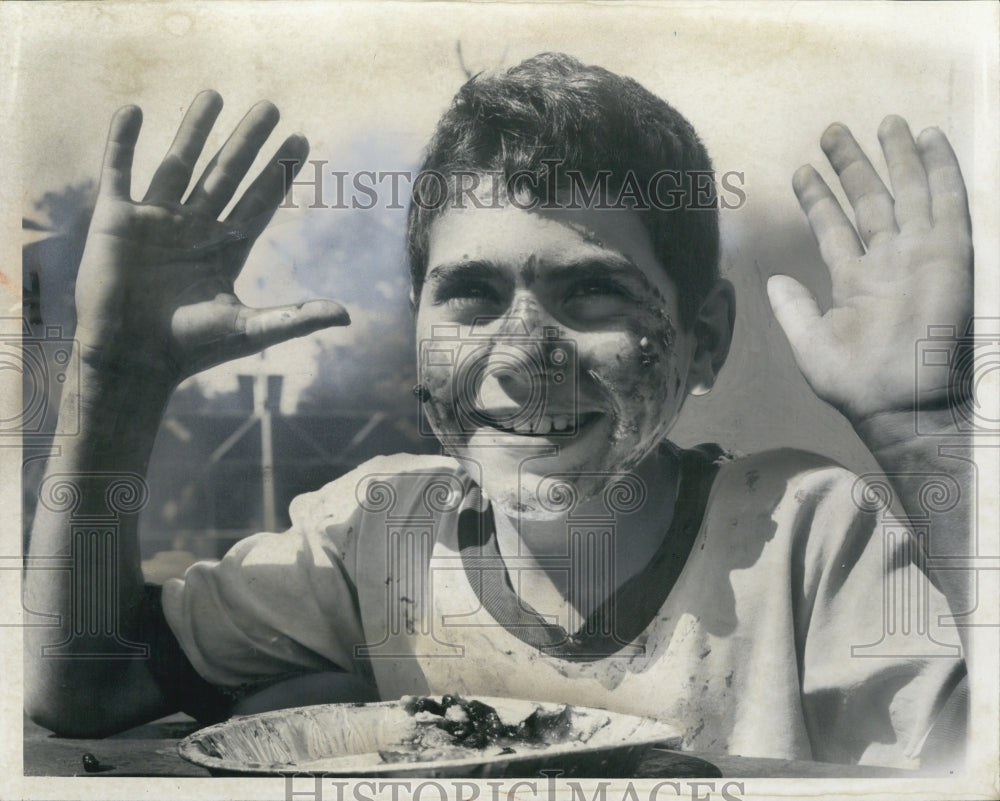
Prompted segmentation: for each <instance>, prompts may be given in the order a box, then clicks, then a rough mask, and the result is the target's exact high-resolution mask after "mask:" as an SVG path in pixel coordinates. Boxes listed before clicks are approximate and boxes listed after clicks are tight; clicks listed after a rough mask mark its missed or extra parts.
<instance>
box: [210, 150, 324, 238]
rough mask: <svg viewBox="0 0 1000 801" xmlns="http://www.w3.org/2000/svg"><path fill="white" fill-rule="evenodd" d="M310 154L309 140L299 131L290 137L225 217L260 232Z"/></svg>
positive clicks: (228, 220)
mask: <svg viewBox="0 0 1000 801" xmlns="http://www.w3.org/2000/svg"><path fill="white" fill-rule="evenodd" d="M308 155H309V142H308V141H306V138H305V137H304V136H301V135H299V134H296V135H294V136H290V137H288V139H286V140H285V141H284V143H283V144H282V145H281V147H280V148H278V152H277V153H275V154H274V158H273V159H271V161H270V163H269V164H268V165H267V167H266V168H265V169H264V171H263V172H262V173H261V174H260V175H259V176H258V177H257V179H256V180H255V181H254V182H253V183H252V184H251V185H250V187H249V188H248V189H247V191H246V192H245V193H244V195H243V197H242V198H240V200H239V202H238V203H237V204H236V206H235V207H234V208H233V210H232V212H231V213H230V214H229V216H228V217H227V218H226V220H227V222H231V223H238V224H240V225H241V226H243V227H244V228H246V229H247V230H249V231H254V232H259V231H262V230H263V229H264V227H265V226H266V225H267V224H268V222H270V220H271V217H272V216H273V215H274V212H275V210H276V209H277V208H278V206H279V205H280V204H281V201H282V200H283V199H284V197H285V194H286V193H287V192H288V189H289V188H290V186H291V181H292V180H293V179H294V178H295V176H296V175H298V173H299V170H300V169H301V168H302V165H303V164H304V163H305V160H306V157H307V156H308Z"/></svg>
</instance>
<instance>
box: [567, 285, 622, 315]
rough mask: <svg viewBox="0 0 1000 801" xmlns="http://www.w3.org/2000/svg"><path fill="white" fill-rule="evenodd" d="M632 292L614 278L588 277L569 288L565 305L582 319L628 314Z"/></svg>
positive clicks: (572, 313)
mask: <svg viewBox="0 0 1000 801" xmlns="http://www.w3.org/2000/svg"><path fill="white" fill-rule="evenodd" d="M632 305H633V299H632V293H631V292H630V291H629V290H628V289H627V288H626V287H624V286H622V284H620V283H619V282H617V281H615V280H614V279H612V278H594V277H588V278H584V279H581V280H579V281H574V282H573V283H572V284H571V285H570V286H569V287H568V289H567V291H566V295H565V299H564V307H565V309H566V310H567V312H569V314H571V315H573V316H574V317H576V318H578V319H580V320H582V321H594V320H599V319H603V318H606V317H616V316H620V315H623V314H628V312H629V309H630V308H631V306H632Z"/></svg>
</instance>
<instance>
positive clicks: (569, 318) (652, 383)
mask: <svg viewBox="0 0 1000 801" xmlns="http://www.w3.org/2000/svg"><path fill="white" fill-rule="evenodd" d="M677 303H678V301H677V290H676V288H675V287H674V284H673V282H672V281H671V279H670V278H668V276H667V274H666V272H665V271H664V269H663V267H662V266H661V265H660V263H659V261H658V260H657V259H656V257H655V256H654V254H653V249H652V245H651V243H650V240H649V236H648V234H647V233H646V230H645V228H643V226H642V224H641V222H640V220H639V217H638V215H637V214H636V213H635V212H632V211H627V210H597V209H584V210H575V209H574V210H555V211H525V210H522V209H519V208H517V207H516V206H513V205H511V204H509V203H508V204H505V205H504V206H503V207H502V208H475V207H471V205H470V207H468V208H465V209H458V208H450V209H448V210H447V211H445V212H444V213H443V214H442V215H441V216H440V217H439V218H438V219H437V220H436V221H435V222H434V223H433V225H432V227H431V231H430V241H429V251H428V267H427V276H426V280H425V283H424V285H423V288H422V290H421V295H420V298H419V308H418V312H417V343H418V358H419V365H418V370H419V378H420V382H421V384H422V385H423V386H424V388H425V389H426V393H427V394H426V395H425V397H426V403H425V404H424V409H425V412H426V414H427V417H428V420H429V421H430V424H431V426H432V428H433V430H434V432H435V434H436V435H437V436H438V438H439V439H440V440H441V442H442V443H443V444H444V445H445V447H446V449H447V450H448V451H449V452H450V453H451V454H453V455H454V456H456V457H458V458H459V459H460V460H462V461H463V462H464V463H465V464H466V466H467V467H468V469H469V471H470V474H471V475H472V476H473V477H475V478H477V480H479V481H480V482H481V484H482V488H483V490H484V491H485V492H486V494H487V495H488V496H489V498H490V499H491V500H492V501H493V503H495V504H497V505H499V506H500V508H501V510H502V511H504V512H505V513H507V514H509V515H511V516H518V515H520V516H521V517H528V518H546V517H551V516H553V515H554V513H555V511H554V510H555V509H556V508H557V504H555V503H554V499H555V498H556V497H558V496H559V493H560V491H563V492H564V491H565V484H567V483H568V484H569V485H572V487H573V488H574V490H575V494H576V495H577V496H578V497H580V498H581V499H585V498H590V497H593V496H595V495H596V494H597V493H599V492H600V491H601V490H602V489H603V488H604V486H605V485H606V484H607V482H608V481H609V480H610V478H611V477H613V476H615V475H616V474H618V475H620V474H621V473H623V472H627V471H630V470H632V469H633V468H634V467H635V466H636V465H637V464H638V463H639V462H640V461H641V460H642V459H644V458H645V457H646V456H647V455H648V454H649V453H650V452H651V451H652V450H653V449H654V448H655V447H656V445H657V444H658V443H659V442H660V441H661V440H662V438H663V437H664V435H665V434H666V433H667V430H668V429H669V428H670V426H671V424H672V423H673V421H674V419H675V418H676V416H677V413H678V411H679V410H680V407H681V403H682V400H683V398H684V396H685V394H686V386H687V379H688V369H689V367H690V365H691V358H692V354H693V353H694V338H693V336H692V335H691V333H690V332H686V331H684V330H683V329H682V328H681V326H680V323H679V315H678V305H677ZM554 474H555V475H558V481H559V483H560V484H562V485H563V486H561V487H556V486H555V485H553V484H552V483H551V482H552V481H553V479H552V478H551V477H552V476H553V475H554ZM546 476H549V477H550V478H549V479H545V477H546Z"/></svg>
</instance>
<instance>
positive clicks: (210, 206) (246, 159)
mask: <svg viewBox="0 0 1000 801" xmlns="http://www.w3.org/2000/svg"><path fill="white" fill-rule="evenodd" d="M278 116H279V115H278V109H277V108H275V106H274V104H272V103H269V102H267V101H262V102H260V103H258V104H257V105H255V106H254V107H253V108H252V109H250V111H249V112H248V113H247V115H246V116H245V117H244V118H243V120H242V121H241V122H240V124H239V125H238V126H236V130H235V131H233V135H232V136H230V137H229V139H228V141H227V142H226V144H224V145H223V146H222V149H221V150H220V151H219V152H218V154H217V155H216V156H215V158H213V159H212V160H211V161H210V162H209V164H208V166H207V167H206V168H205V172H204V174H203V175H202V177H201V179H200V180H199V181H198V183H197V185H196V186H195V187H194V189H192V190H191V195H190V196H189V197H188V199H187V205H188V206H190V207H191V208H193V209H196V210H198V211H200V212H203V213H205V214H207V215H209V216H212V217H218V216H219V214H221V213H222V210H223V209H224V208H225V207H226V204H227V203H229V201H230V200H231V199H232V197H233V194H234V193H235V192H236V188H237V187H238V186H239V184H240V181H242V180H243V177H244V176H245V175H246V173H247V171H248V170H249V169H250V165H252V164H253V162H254V159H255V158H256V157H257V153H258V152H259V151H260V148H261V147H262V146H263V144H264V142H265V140H266V139H267V137H268V136H269V135H270V133H271V131H273V130H274V126H275V125H277V124H278Z"/></svg>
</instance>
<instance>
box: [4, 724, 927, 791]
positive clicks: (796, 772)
mask: <svg viewBox="0 0 1000 801" xmlns="http://www.w3.org/2000/svg"><path fill="white" fill-rule="evenodd" d="M198 728H199V724H198V723H197V722H196V721H194V720H192V719H191V718H189V717H187V716H186V715H181V714H178V715H171V716H170V717H166V718H163V719H161V720H158V721H155V722H153V723H147V724H145V725H143V726H138V727H136V728H134V729H130V730H128V731H125V732H122V733H121V734H116V735H114V736H112V737H106V738H103V739H100V740H74V739H69V738H63V737H56V736H55V735H53V734H51V733H50V732H49V731H47V730H46V729H43V728H41V727H40V726H37V725H35V724H34V723H32V722H31V721H30V720H28V719H27V718H25V721H24V775H25V776H94V777H99V776H151V777H156V776H164V777H177V776H208V775H209V773H208V771H207V770H205V769H203V768H200V767H198V766H197V765H193V764H191V763H190V762H187V761H185V760H183V759H181V758H180V756H179V755H178V754H177V743H178V742H179V741H180V740H182V739H183V738H184V737H186V736H187V735H189V734H191V733H192V732H194V731H196V730H197V729H198ZM85 754H89V755H90V756H91V757H92V759H88V760H86V761H88V762H89V763H90V766H91V771H86V770H85V769H84V761H85V760H84V755H85ZM705 762H708V763H710V764H708V765H706V764H705ZM912 775H915V774H912V773H909V772H907V771H900V770H890V769H888V768H873V767H861V766H856V765H836V764H831V763H827V762H803V761H793V760H785V759H762V758H756V757H741V756H732V755H728V754H708V753H700V752H697V753H695V752H683V753H682V752H677V751H668V750H664V749H654V750H653V751H651V752H650V754H649V756H648V757H646V758H645V759H644V761H643V762H642V764H641V765H640V767H639V770H638V771H637V772H636V778H719V777H739V778H754V777H771V778H821V777H826V778H847V777H862V778H863V777H870V778H889V777H898V776H912Z"/></svg>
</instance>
